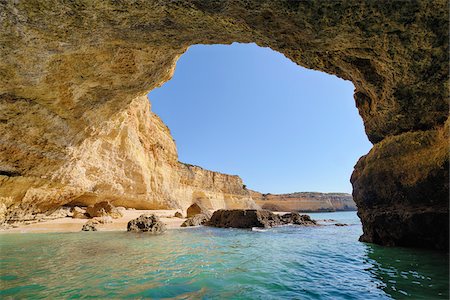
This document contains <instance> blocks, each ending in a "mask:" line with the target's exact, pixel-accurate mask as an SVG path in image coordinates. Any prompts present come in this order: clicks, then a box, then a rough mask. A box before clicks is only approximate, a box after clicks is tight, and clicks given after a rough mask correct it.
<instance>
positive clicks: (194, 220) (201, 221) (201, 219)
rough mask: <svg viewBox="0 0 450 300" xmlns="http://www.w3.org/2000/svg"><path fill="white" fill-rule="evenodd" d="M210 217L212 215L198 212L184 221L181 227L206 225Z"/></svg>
mask: <svg viewBox="0 0 450 300" xmlns="http://www.w3.org/2000/svg"><path fill="white" fill-rule="evenodd" d="M209 219H210V217H209V216H208V215H205V214H198V215H195V216H193V217H190V218H189V219H187V220H186V221H184V223H183V224H181V227H189V226H199V225H205V224H206V223H207V222H208V221H209Z"/></svg>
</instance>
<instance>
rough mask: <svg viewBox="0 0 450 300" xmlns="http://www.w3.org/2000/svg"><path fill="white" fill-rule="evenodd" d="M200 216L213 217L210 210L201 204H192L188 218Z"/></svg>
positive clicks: (188, 211) (188, 210)
mask: <svg viewBox="0 0 450 300" xmlns="http://www.w3.org/2000/svg"><path fill="white" fill-rule="evenodd" d="M198 214H205V215H209V216H211V213H210V212H209V210H208V209H207V208H206V207H204V206H203V205H202V204H200V203H194V204H192V205H191V206H189V208H188V209H187V211H186V215H187V217H188V218H190V217H193V216H195V215H198Z"/></svg>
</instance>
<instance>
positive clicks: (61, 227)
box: [0, 210, 186, 234]
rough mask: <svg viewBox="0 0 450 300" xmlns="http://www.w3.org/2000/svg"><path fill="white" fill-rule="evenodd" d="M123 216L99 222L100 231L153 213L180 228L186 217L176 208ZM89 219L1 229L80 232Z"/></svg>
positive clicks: (126, 212) (119, 227) (127, 212)
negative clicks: (180, 216)
mask: <svg viewBox="0 0 450 300" xmlns="http://www.w3.org/2000/svg"><path fill="white" fill-rule="evenodd" d="M121 212H122V213H123V217H121V218H118V219H113V220H112V223H109V224H98V225H97V228H98V231H126V230H127V223H128V222H129V221H130V220H132V219H135V218H138V217H139V216H140V215H142V214H147V213H153V214H156V215H157V216H158V217H160V219H161V221H162V222H164V223H165V224H166V226H167V229H175V228H180V226H181V224H182V223H183V222H184V221H185V220H186V219H185V218H176V217H173V215H174V214H175V212H176V210H123V211H121ZM88 220H89V219H73V218H71V217H66V218H59V219H54V220H48V221H43V222H39V223H33V224H28V225H25V224H21V225H18V227H16V228H10V229H4V230H0V234H1V233H44V232H78V231H81V227H83V224H85V223H86V222H87V221H88Z"/></svg>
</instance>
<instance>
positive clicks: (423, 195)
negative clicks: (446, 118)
mask: <svg viewBox="0 0 450 300" xmlns="http://www.w3.org/2000/svg"><path fill="white" fill-rule="evenodd" d="M447 125H449V124H448V123H447ZM448 138H449V137H448V131H447V130H446V129H444V128H441V129H438V130H427V131H417V132H409V133H404V134H401V135H397V136H393V137H388V138H385V139H384V140H383V141H382V142H380V143H378V144H376V145H375V146H374V147H373V149H372V150H371V151H370V152H369V154H367V155H366V156H363V157H362V158H361V159H360V160H359V161H358V163H357V164H356V166H355V171H354V172H353V175H352V178H351V181H352V183H353V187H354V190H353V196H354V198H355V199H356V200H357V203H358V209H359V210H358V215H359V217H360V218H361V221H362V224H363V231H364V234H363V235H362V236H361V238H360V240H361V241H364V242H373V243H377V244H383V245H389V246H414V247H423V248H436V249H442V250H447V249H448V241H449V240H448V237H449V215H448V210H449V204H448V197H449V194H448V192H449V182H448V167H449V165H448Z"/></svg>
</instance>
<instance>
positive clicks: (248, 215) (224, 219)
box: [207, 209, 284, 228]
mask: <svg viewBox="0 0 450 300" xmlns="http://www.w3.org/2000/svg"><path fill="white" fill-rule="evenodd" d="M207 224H208V226H213V227H223V228H252V227H263V228H270V227H274V226H278V225H282V224H284V222H283V221H282V220H281V218H280V216H278V215H276V214H274V213H273V212H270V211H268V210H256V209H231V210H225V209H220V210H217V211H215V212H214V213H213V215H212V217H211V219H210V220H209V222H208V223H207Z"/></svg>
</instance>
